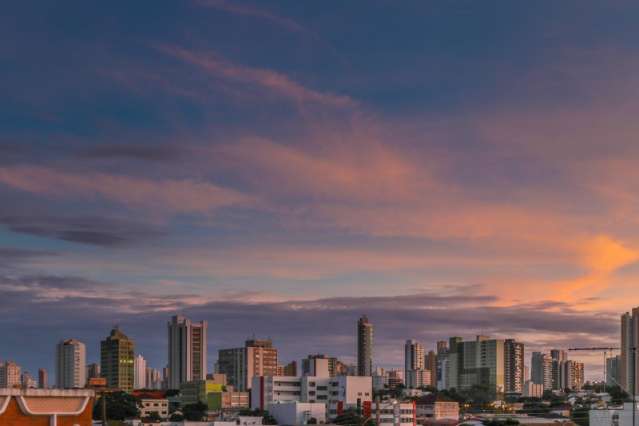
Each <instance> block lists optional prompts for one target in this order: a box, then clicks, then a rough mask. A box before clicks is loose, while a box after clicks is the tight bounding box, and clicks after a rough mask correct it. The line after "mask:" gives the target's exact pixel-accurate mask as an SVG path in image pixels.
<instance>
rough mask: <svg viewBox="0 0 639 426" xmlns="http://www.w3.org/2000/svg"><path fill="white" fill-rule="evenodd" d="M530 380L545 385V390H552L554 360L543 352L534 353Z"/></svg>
mask: <svg viewBox="0 0 639 426" xmlns="http://www.w3.org/2000/svg"><path fill="white" fill-rule="evenodd" d="M530 366H531V371H530V379H531V381H532V382H533V383H536V384H538V385H543V386H544V390H551V389H552V358H551V357H550V355H548V354H545V353H542V352H533V353H532V357H531V360H530Z"/></svg>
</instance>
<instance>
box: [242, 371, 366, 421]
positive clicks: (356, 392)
mask: <svg viewBox="0 0 639 426" xmlns="http://www.w3.org/2000/svg"><path fill="white" fill-rule="evenodd" d="M372 397H373V388H372V377H370V376H336V377H314V376H302V377H290V376H275V377H254V378H253V386H252V388H251V408H252V409H260V410H270V407H271V406H272V405H273V404H279V403H286V402H295V401H298V402H309V403H324V404H326V407H327V410H328V417H329V418H333V417H335V416H337V415H338V414H339V412H341V411H343V410H345V409H347V408H355V407H357V406H358V404H359V406H361V405H362V404H363V403H364V402H366V401H368V402H370V401H371V400H372Z"/></svg>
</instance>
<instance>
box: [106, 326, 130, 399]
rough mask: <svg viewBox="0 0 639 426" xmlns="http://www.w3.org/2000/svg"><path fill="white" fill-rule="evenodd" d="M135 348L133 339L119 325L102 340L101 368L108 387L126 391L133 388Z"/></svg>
mask: <svg viewBox="0 0 639 426" xmlns="http://www.w3.org/2000/svg"><path fill="white" fill-rule="evenodd" d="M134 349H135V344H134V343H133V340H131V339H129V338H128V337H127V336H126V335H125V334H124V333H122V331H120V329H119V328H117V327H116V328H114V329H113V330H111V334H110V335H109V336H108V337H107V338H106V339H104V340H103V341H102V342H100V370H101V374H102V377H104V378H106V381H107V386H108V387H110V388H118V389H122V390H123V391H126V392H130V391H131V390H133V376H134V374H133V373H134V369H133V364H134V358H135V355H134Z"/></svg>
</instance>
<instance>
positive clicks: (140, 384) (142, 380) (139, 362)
mask: <svg viewBox="0 0 639 426" xmlns="http://www.w3.org/2000/svg"><path fill="white" fill-rule="evenodd" d="M146 388H147V384H146V359H144V357H143V356H142V355H140V354H138V355H137V356H136V357H135V361H134V362H133V389H146Z"/></svg>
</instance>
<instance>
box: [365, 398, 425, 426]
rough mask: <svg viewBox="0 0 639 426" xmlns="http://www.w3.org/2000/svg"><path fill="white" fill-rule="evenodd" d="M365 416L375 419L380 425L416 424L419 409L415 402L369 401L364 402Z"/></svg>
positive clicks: (404, 425) (405, 425)
mask: <svg viewBox="0 0 639 426" xmlns="http://www.w3.org/2000/svg"><path fill="white" fill-rule="evenodd" d="M364 417H371V418H373V419H375V422H376V424H377V425H380V426H381V425H393V426H415V425H416V424H417V409H416V404H415V402H399V401H394V400H388V401H381V402H369V403H365V404H364Z"/></svg>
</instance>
